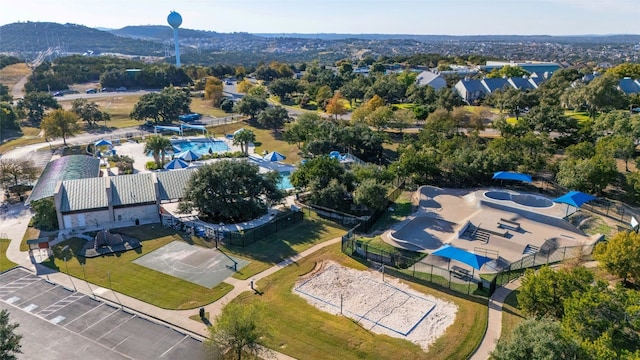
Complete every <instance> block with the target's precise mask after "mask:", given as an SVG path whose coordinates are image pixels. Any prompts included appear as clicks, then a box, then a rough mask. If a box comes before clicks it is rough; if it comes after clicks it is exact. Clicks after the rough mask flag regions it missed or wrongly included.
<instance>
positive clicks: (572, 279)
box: [518, 266, 594, 319]
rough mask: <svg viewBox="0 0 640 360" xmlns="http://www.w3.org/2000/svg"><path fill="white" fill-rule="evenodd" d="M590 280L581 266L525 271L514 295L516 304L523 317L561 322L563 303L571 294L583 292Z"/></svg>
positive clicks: (591, 279)
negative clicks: (550, 318)
mask: <svg viewBox="0 0 640 360" xmlns="http://www.w3.org/2000/svg"><path fill="white" fill-rule="evenodd" d="M593 279H594V275H593V273H592V272H591V271H589V270H587V269H586V268H585V267H582V266H580V267H576V268H574V269H560V270H553V269H551V268H549V267H548V266H543V267H541V268H540V269H539V270H538V271H534V270H533V269H527V270H526V271H525V273H524V277H523V278H522V286H521V287H520V293H518V304H519V305H520V308H521V309H522V311H523V312H524V313H525V314H528V315H531V316H533V317H535V318H538V319H540V318H544V317H553V318H555V319H562V316H563V314H564V305H563V302H564V300H566V299H568V298H569V297H570V296H571V294H573V292H574V291H585V290H586V289H587V288H589V286H591V282H592V281H593Z"/></svg>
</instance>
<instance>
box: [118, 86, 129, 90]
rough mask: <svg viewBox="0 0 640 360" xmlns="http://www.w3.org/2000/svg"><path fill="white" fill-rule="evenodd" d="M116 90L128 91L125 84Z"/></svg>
mask: <svg viewBox="0 0 640 360" xmlns="http://www.w3.org/2000/svg"><path fill="white" fill-rule="evenodd" d="M116 91H127V88H126V87H124V86H120V87H119V88H117V89H116Z"/></svg>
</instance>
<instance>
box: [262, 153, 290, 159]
mask: <svg viewBox="0 0 640 360" xmlns="http://www.w3.org/2000/svg"><path fill="white" fill-rule="evenodd" d="M286 158H287V157H286V156H284V155H282V154H280V153H279V152H277V151H272V152H270V153H268V154H267V155H265V156H264V158H263V159H265V160H267V161H282V160H284V159H286Z"/></svg>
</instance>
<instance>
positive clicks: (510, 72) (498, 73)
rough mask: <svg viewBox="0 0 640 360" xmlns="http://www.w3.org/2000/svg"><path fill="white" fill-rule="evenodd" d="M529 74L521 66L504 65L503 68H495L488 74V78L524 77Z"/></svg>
mask: <svg viewBox="0 0 640 360" xmlns="http://www.w3.org/2000/svg"><path fill="white" fill-rule="evenodd" d="M527 75H529V72H528V71H527V70H525V69H523V68H521V67H520V66H503V67H501V68H499V69H498V68H495V69H493V70H491V72H489V73H488V74H487V77H488V78H504V77H507V78H510V77H523V76H527Z"/></svg>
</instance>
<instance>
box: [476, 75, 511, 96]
mask: <svg viewBox="0 0 640 360" xmlns="http://www.w3.org/2000/svg"><path fill="white" fill-rule="evenodd" d="M482 83H483V84H484V86H485V87H486V88H487V91H489V92H490V93H492V92H494V91H496V90H503V89H504V88H505V87H506V88H511V87H512V86H511V84H509V82H508V81H507V79H505V78H493V79H490V78H484V79H482Z"/></svg>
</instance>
